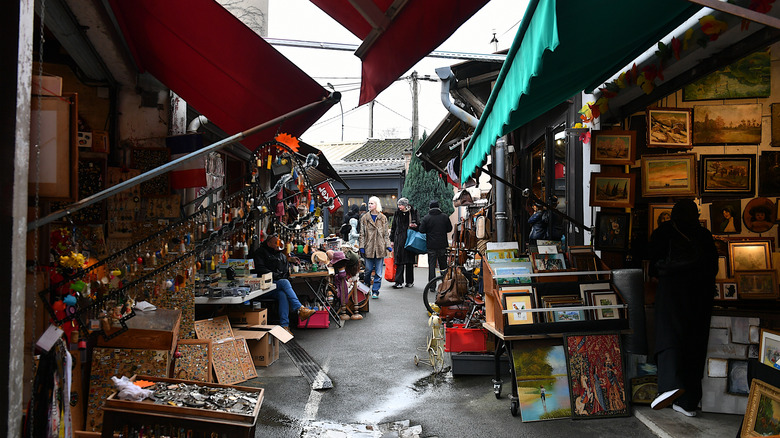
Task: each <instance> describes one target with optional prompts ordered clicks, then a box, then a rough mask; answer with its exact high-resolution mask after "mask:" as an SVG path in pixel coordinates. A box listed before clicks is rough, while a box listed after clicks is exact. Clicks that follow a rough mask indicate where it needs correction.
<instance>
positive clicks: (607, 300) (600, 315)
mask: <svg viewBox="0 0 780 438" xmlns="http://www.w3.org/2000/svg"><path fill="white" fill-rule="evenodd" d="M591 299H592V300H593V305H594V306H615V305H618V304H620V303H618V298H617V294H616V293H614V292H593V294H592V295H591ZM619 311H620V309H617V308H613V309H596V319H597V320H602V319H618V318H620V312H619Z"/></svg>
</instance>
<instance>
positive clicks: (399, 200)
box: [398, 198, 409, 206]
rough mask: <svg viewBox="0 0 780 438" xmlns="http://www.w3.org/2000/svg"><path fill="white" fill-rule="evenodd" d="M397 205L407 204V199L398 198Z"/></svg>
mask: <svg viewBox="0 0 780 438" xmlns="http://www.w3.org/2000/svg"><path fill="white" fill-rule="evenodd" d="M398 205H399V206H400V205H409V200H408V199H406V198H400V199H398Z"/></svg>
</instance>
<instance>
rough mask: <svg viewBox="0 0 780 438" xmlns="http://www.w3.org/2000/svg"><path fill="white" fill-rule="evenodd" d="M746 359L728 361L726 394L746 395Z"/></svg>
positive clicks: (747, 389) (747, 387)
mask: <svg viewBox="0 0 780 438" xmlns="http://www.w3.org/2000/svg"><path fill="white" fill-rule="evenodd" d="M747 368H748V361H747V359H729V364H728V378H727V380H726V392H727V393H729V394H732V395H745V396H746V395H748V393H749V392H750V387H749V386H748V376H747V374H748V369H747Z"/></svg>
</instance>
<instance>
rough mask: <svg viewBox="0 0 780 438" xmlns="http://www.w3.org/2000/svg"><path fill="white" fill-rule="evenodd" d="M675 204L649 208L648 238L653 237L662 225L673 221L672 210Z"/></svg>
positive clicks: (656, 205) (654, 205)
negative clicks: (654, 232)
mask: <svg viewBox="0 0 780 438" xmlns="http://www.w3.org/2000/svg"><path fill="white" fill-rule="evenodd" d="M673 207H674V204H649V205H648V206H647V211H648V217H647V237H648V238H650V236H652V235H653V231H655V230H656V228H658V227H659V226H660V225H661V224H662V223H664V222H666V221H668V220H671V219H672V208H673Z"/></svg>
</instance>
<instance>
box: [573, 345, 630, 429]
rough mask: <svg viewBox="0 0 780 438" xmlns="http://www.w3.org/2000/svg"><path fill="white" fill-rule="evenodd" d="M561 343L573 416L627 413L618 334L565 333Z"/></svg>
mask: <svg viewBox="0 0 780 438" xmlns="http://www.w3.org/2000/svg"><path fill="white" fill-rule="evenodd" d="M563 345H564V350H565V352H566V368H567V369H568V372H569V373H568V374H569V388H570V392H571V406H572V418H575V419H587V418H605V417H627V416H629V415H630V412H629V409H628V395H627V393H626V378H625V372H624V367H623V353H622V352H623V348H622V346H621V344H620V335H618V334H617V333H588V334H564V335H563Z"/></svg>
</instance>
